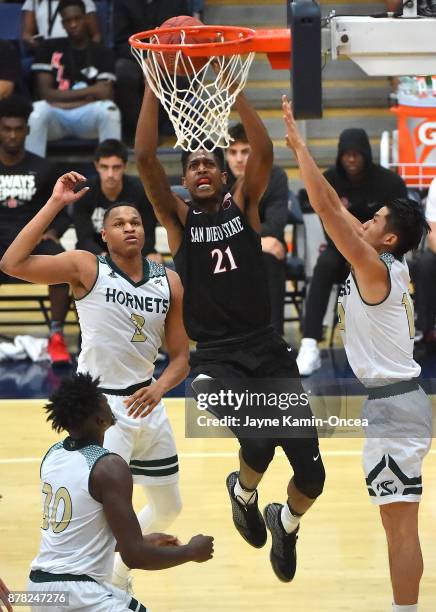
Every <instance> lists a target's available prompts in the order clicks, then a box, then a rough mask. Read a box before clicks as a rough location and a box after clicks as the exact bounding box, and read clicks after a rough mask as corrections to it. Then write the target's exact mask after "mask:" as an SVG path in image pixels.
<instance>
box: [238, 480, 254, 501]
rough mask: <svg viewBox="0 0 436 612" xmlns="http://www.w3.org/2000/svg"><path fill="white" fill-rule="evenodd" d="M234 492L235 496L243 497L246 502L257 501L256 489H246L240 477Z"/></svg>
mask: <svg viewBox="0 0 436 612" xmlns="http://www.w3.org/2000/svg"><path fill="white" fill-rule="evenodd" d="M233 493H234V495H235V497H238V498H240V499H242V500H243V501H244V502H245V503H246V504H254V502H255V501H256V489H253V491H247V489H244V488H243V487H242V486H241V483H240V482H239V478H238V479H237V481H236V483H235V486H234V489H233Z"/></svg>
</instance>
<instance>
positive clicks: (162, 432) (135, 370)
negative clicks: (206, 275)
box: [0, 172, 188, 589]
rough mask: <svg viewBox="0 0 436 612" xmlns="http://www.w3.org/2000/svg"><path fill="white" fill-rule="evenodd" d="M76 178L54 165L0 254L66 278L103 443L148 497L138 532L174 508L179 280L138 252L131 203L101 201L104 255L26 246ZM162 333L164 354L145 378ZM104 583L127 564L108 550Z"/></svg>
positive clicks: (12, 263)
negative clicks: (108, 417)
mask: <svg viewBox="0 0 436 612" xmlns="http://www.w3.org/2000/svg"><path fill="white" fill-rule="evenodd" d="M84 180H85V179H84V177H83V176H81V175H80V174H78V173H76V172H69V173H68V174H65V175H63V176H62V177H61V178H60V179H59V180H58V181H57V183H56V185H55V188H54V190H53V194H52V197H51V198H50V199H49V200H48V202H47V203H46V204H45V206H44V207H43V208H42V209H41V210H40V211H39V212H38V213H37V214H36V215H35V216H34V217H33V219H32V220H31V221H30V222H29V223H28V225H27V226H26V227H25V228H24V229H23V230H22V231H21V232H20V233H19V234H18V236H17V237H16V239H15V240H14V242H13V243H12V244H11V246H10V247H9V248H8V250H7V251H6V253H5V255H4V256H3V259H2V261H1V263H0V266H1V268H2V269H3V271H5V272H7V273H8V274H10V275H12V276H17V277H18V278H22V279H24V280H27V281H30V282H36V283H47V284H52V283H58V282H59V283H69V284H70V286H71V289H72V292H73V295H74V298H75V301H76V308H77V312H78V316H79V323H80V329H81V332H82V350H81V352H80V355H79V359H78V371H80V372H90V374H91V375H92V376H93V377H95V378H96V377H99V378H100V384H101V390H102V391H103V392H104V393H105V394H106V396H107V398H108V401H109V403H110V406H111V409H112V410H113V412H114V413H115V415H116V417H117V423H116V425H115V426H114V427H111V428H110V429H109V430H108V431H107V433H106V436H105V445H106V447H107V448H108V449H109V450H111V451H113V452H116V453H118V454H119V455H121V456H122V457H123V459H125V460H126V461H127V463H129V464H130V468H131V470H132V474H133V478H134V481H135V482H137V483H139V484H142V485H143V486H144V488H145V493H146V496H147V500H148V505H147V506H145V507H144V508H143V509H142V510H141V511H140V512H139V514H138V520H139V523H140V525H141V527H142V529H143V531H144V533H149V532H150V531H161V530H163V529H166V528H167V527H168V525H170V524H171V523H172V522H173V520H174V519H175V517H176V516H177V515H178V514H179V512H180V510H181V499H180V492H179V486H178V478H179V467H178V458H177V450H176V445H175V441H174V435H173V432H172V428H171V425H170V422H169V420H168V417H167V414H166V411H165V407H164V405H163V403H162V402H161V398H162V397H163V395H164V394H165V393H166V392H167V391H168V390H169V389H172V388H173V387H175V386H176V385H177V384H179V383H180V382H181V381H182V380H183V379H184V378H185V376H186V374H187V372H188V338H187V336H186V332H185V330H184V327H183V320H182V294H183V288H182V285H181V283H180V279H179V277H178V276H177V274H176V273H175V272H173V271H170V270H168V272H167V271H166V269H165V267H164V266H163V265H161V264H157V263H155V262H153V261H150V260H148V259H146V258H144V257H142V255H141V249H142V247H143V243H144V228H143V226H142V221H141V216H140V214H139V212H138V210H137V209H136V208H135V207H134V206H132V205H131V204H128V205H124V204H123V203H120V204H118V203H116V204H114V205H113V206H111V207H109V208H108V209H107V210H106V211H105V215H104V220H103V230H102V237H103V240H104V241H105V242H106V243H107V250H108V255H104V256H103V255H102V256H96V255H94V254H92V253H89V252H87V251H74V250H73V251H67V252H65V253H62V254H60V255H56V256H42V255H31V253H32V250H33V249H34V247H35V244H37V243H38V242H39V240H40V238H41V235H42V233H43V232H44V229H45V228H46V227H47V226H48V225H49V224H50V223H51V220H52V219H53V218H54V217H55V216H56V214H57V213H58V212H59V211H60V210H62V209H63V208H64V207H65V206H67V205H68V204H70V203H71V202H76V201H78V200H79V199H80V197H81V196H82V195H83V194H84V193H86V190H87V188H83V189H81V190H80V191H78V193H75V192H74V189H75V188H76V187H78V186H80V183H81V182H83V181H84ZM164 333H165V337H166V345H167V350H168V355H169V364H168V366H167V367H166V369H165V370H164V372H163V373H162V374H161V376H160V377H159V379H158V380H157V381H155V380H154V379H153V372H154V363H155V359H156V356H157V354H158V350H159V347H160V345H161V341H162V336H163V334H164ZM114 583H115V584H116V585H117V586H119V587H121V588H125V589H127V588H129V577H128V568H127V567H126V566H125V564H124V563H123V562H122V560H121V559H120V558H119V557H117V559H116V563H115V568H114Z"/></svg>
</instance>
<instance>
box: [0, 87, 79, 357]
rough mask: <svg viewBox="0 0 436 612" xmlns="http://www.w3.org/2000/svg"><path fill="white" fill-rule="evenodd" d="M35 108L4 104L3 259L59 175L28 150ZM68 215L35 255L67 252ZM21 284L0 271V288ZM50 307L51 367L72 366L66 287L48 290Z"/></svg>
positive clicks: (0, 106)
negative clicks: (67, 338)
mask: <svg viewBox="0 0 436 612" xmlns="http://www.w3.org/2000/svg"><path fill="white" fill-rule="evenodd" d="M31 110H32V107H31V104H30V102H28V101H27V100H26V99H25V98H21V97H19V96H16V95H12V96H10V97H9V98H6V99H4V100H1V101H0V257H1V256H3V253H4V252H5V251H6V249H7V248H8V247H9V245H10V244H11V242H12V241H13V240H14V239H15V238H16V236H17V234H18V232H20V231H21V230H22V229H23V227H24V226H25V225H27V223H28V222H29V221H30V219H32V217H34V216H35V214H36V213H37V212H38V210H39V209H40V208H41V207H42V206H43V204H45V202H46V201H47V199H48V198H49V197H50V195H51V192H52V189H53V185H54V183H55V182H56V179H57V173H56V170H55V169H54V167H53V165H52V164H51V163H49V162H48V161H47V160H46V159H43V158H41V157H38V156H37V155H34V154H33V153H29V152H28V151H26V150H25V148H24V140H25V138H26V134H27V131H28V124H27V122H28V118H29V115H30V113H31ZM70 223H71V220H70V218H69V217H68V215H67V214H66V213H61V214H60V215H58V217H56V219H55V220H54V222H53V223H52V225H51V226H50V227H49V228H47V231H46V232H45V234H44V236H43V240H42V241H41V242H40V243H39V245H38V247H37V248H36V249H35V251H34V253H35V254H38V255H56V254H58V253H62V252H63V251H64V249H63V248H62V247H61V245H60V244H59V238H60V237H61V236H62V234H63V233H64V232H65V230H66V229H67V228H68V226H69V225H70ZM11 282H17V280H16V279H14V278H11V277H9V276H6V275H5V274H3V273H2V272H0V283H11ZM49 298H50V308H51V324H50V339H49V344H48V352H49V354H50V356H51V358H52V360H53V362H65V361H70V355H69V353H68V351H67V348H66V345H65V340H64V336H63V325H64V321H65V317H66V315H67V312H68V309H69V305H70V297H69V290H68V285H50V286H49Z"/></svg>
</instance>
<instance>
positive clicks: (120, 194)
mask: <svg viewBox="0 0 436 612" xmlns="http://www.w3.org/2000/svg"><path fill="white" fill-rule="evenodd" d="M94 163H95V167H96V169H97V173H98V174H97V176H96V177H95V178H94V179H92V180H90V181H89V182H88V185H89V187H90V189H89V191H88V193H86V194H85V196H84V197H83V198H82V199H81V200H80V201H79V202H77V203H76V204H75V205H74V209H73V221H74V225H75V227H76V233H77V245H76V248H77V249H83V250H85V251H90V252H91V253H95V254H96V255H101V254H103V253H105V252H107V248H106V244H105V243H104V242H103V239H102V237H101V230H102V228H103V216H104V213H105V210H106V209H107V208H109V206H111V204H113V203H114V202H125V203H127V204H135V206H136V207H137V208H138V210H139V212H140V213H141V217H142V224H143V226H144V234H145V242H144V248H143V250H142V254H143V255H144V256H147V257H148V258H149V259H153V260H154V261H156V262H158V263H162V257H161V255H159V253H156V250H155V230H156V217H155V216H154V212H153V208H152V206H151V204H150V202H149V201H148V198H147V196H146V195H145V192H144V188H143V186H142V183H141V181H140V180H139V178H138V177H137V176H130V175H128V174H125V172H126V163H127V148H126V147H125V146H124V145H123V143H121V142H120V141H119V140H105V141H104V142H102V143H100V145H99V146H98V147H97V149H96V151H95V162H94Z"/></svg>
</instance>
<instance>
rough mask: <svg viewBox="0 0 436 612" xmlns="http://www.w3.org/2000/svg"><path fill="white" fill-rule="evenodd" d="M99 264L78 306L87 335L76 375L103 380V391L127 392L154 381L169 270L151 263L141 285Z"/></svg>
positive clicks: (101, 260) (102, 259)
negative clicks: (130, 388) (82, 374)
mask: <svg viewBox="0 0 436 612" xmlns="http://www.w3.org/2000/svg"><path fill="white" fill-rule="evenodd" d="M97 260H98V270H97V278H96V281H95V284H94V286H93V287H92V289H91V290H90V291H89V293H87V294H86V295H85V297H83V298H81V299H77V300H76V308H77V314H78V317H79V323H80V329H81V332H82V350H81V352H80V355H79V358H78V367H77V371H78V372H89V373H90V374H91V376H92V377H93V378H95V377H97V376H99V377H100V386H101V387H106V388H110V389H124V388H126V387H130V386H131V385H136V384H138V383H140V382H143V381H145V380H149V379H150V378H151V377H152V376H153V372H154V362H155V360H156V357H157V354H158V350H159V347H160V345H161V343H162V336H163V331H164V324H165V317H166V313H167V312H168V309H169V306H170V287H169V283H168V279H167V275H166V272H165V267H164V266H163V265H161V264H157V263H155V262H153V261H150V260H148V259H144V277H143V279H142V280H141V281H139V282H137V283H134V282H133V281H132V280H131V279H129V278H128V277H127V276H126V275H125V274H124V273H123V272H122V271H121V270H119V269H118V268H117V266H116V265H115V264H114V263H113V262H112V260H111V259H110V258H109V257H108V256H99V257H97Z"/></svg>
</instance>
